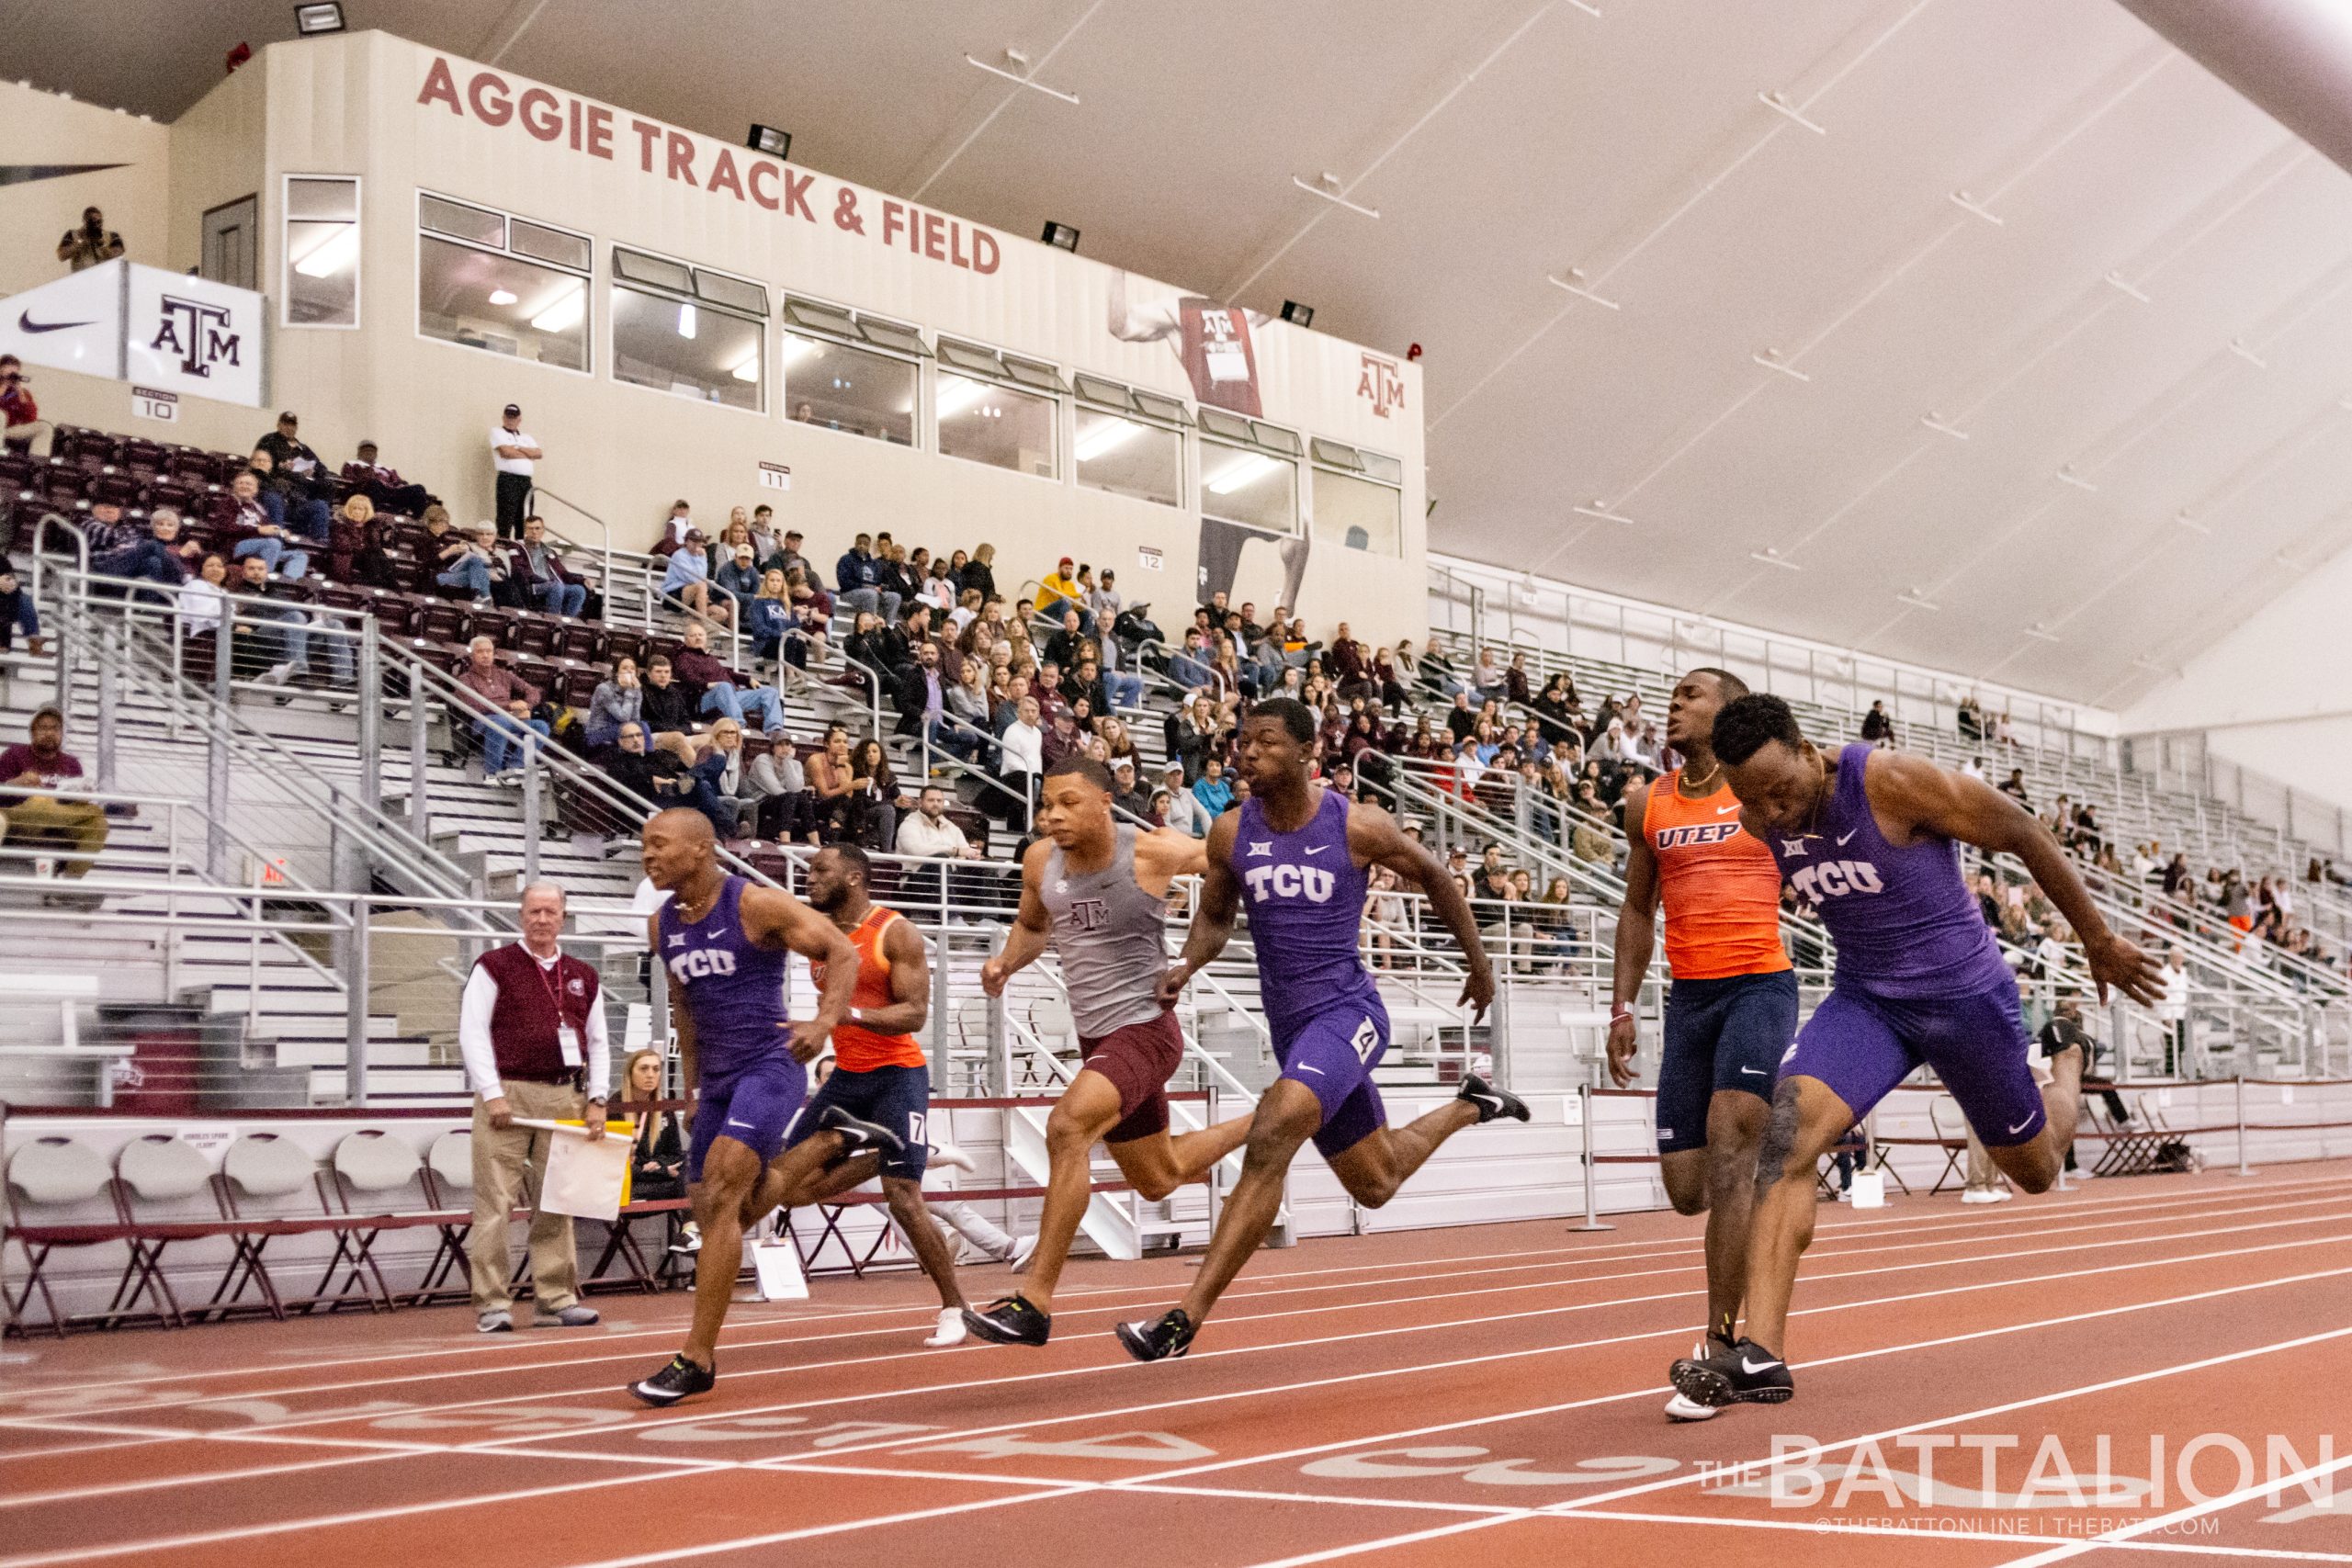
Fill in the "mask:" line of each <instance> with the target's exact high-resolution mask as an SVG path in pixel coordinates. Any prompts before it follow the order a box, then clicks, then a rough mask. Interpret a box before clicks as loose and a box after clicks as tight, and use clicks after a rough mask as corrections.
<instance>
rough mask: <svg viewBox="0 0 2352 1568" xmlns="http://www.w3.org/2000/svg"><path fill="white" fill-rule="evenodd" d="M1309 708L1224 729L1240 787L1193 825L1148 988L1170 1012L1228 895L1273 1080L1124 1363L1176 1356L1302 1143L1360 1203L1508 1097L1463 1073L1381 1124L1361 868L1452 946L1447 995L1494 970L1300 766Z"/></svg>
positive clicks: (1402, 862) (1484, 991) (1336, 796)
mask: <svg viewBox="0 0 2352 1568" xmlns="http://www.w3.org/2000/svg"><path fill="white" fill-rule="evenodd" d="M1314 739H1315V716H1314V715H1313V714H1311V713H1310V712H1308V711H1307V709H1306V706H1305V705H1303V704H1300V703H1297V702H1294V701H1292V700H1291V699H1289V698H1287V697H1275V698H1272V699H1270V700H1268V701H1266V702H1261V703H1260V704H1258V705H1256V706H1255V707H1253V708H1251V709H1250V716H1249V717H1248V718H1246V719H1244V720H1243V721H1242V726H1241V773H1242V776H1243V777H1245V778H1247V779H1248V780H1249V781H1250V798H1249V799H1248V800H1246V801H1244V802H1243V803H1242V804H1241V805H1240V806H1238V807H1235V808H1233V809H1232V810H1230V811H1227V812H1226V813H1225V815H1223V816H1222V817H1219V818H1217V819H1216V825H1215V826H1213V827H1212V828H1211V829H1209V840H1208V873H1207V875H1206V876H1205V877H1204V879H1203V880H1202V884H1201V897H1200V903H1199V906H1198V908H1197V911H1196V912H1195V914H1194V915H1193V930H1192V933H1191V935H1190V936H1189V937H1188V938H1187V939H1186V940H1185V942H1184V952H1183V955H1182V957H1181V958H1180V959H1179V960H1178V961H1177V963H1176V964H1175V965H1174V966H1173V967H1172V968H1170V970H1169V971H1168V974H1167V976H1165V977H1164V978H1163V979H1162V980H1161V981H1160V986H1159V996H1160V999H1161V1001H1162V1002H1163V1003H1165V1004H1166V1005H1169V1006H1171V1007H1172V1006H1173V1005H1175V1001H1176V998H1178V997H1179V996H1181V995H1182V993H1183V989H1184V985H1185V982H1186V981H1188V980H1190V979H1191V978H1192V977H1193V975H1194V974H1195V973H1197V972H1198V971H1199V970H1200V969H1201V968H1202V967H1203V966H1204V965H1205V964H1209V963H1210V962H1211V961H1212V960H1214V959H1215V958H1216V955H1217V954H1218V953H1222V952H1224V951H1225V944H1226V942H1227V941H1228V940H1230V939H1231V937H1232V935H1233V921H1234V917H1235V916H1236V915H1238V913H1239V912H1240V911H1241V908H1242V907H1243V906H1244V905H1245V904H1246V905H1247V906H1248V908H1249V911H1250V946H1251V947H1253V948H1254V949H1256V951H1257V954H1258V993H1259V1000H1260V1002H1261V1004H1262V1005H1263V1006H1264V1008H1265V1010H1266V1021H1267V1023H1268V1024H1269V1025H1270V1026H1271V1027H1272V1033H1273V1039H1274V1052H1275V1055H1277V1056H1279V1057H1280V1058H1281V1060H1282V1064H1283V1074H1282V1077H1279V1078H1277V1079H1275V1080H1274V1082H1273V1083H1272V1085H1271V1086H1269V1087H1268V1089H1266V1092H1265V1093H1264V1094H1263V1095H1262V1096H1261V1097H1260V1099H1259V1100H1258V1109H1257V1111H1256V1112H1255V1113H1254V1114H1253V1116H1252V1118H1251V1121H1250V1141H1249V1145H1248V1152H1247V1153H1246V1154H1245V1155H1244V1156H1243V1157H1242V1167H1241V1179H1240V1180H1238V1181H1237V1182H1236V1183H1234V1187H1233V1191H1232V1194H1231V1195H1230V1196H1228V1197H1227V1199H1226V1201H1225V1210H1224V1212H1223V1213H1220V1214H1219V1215H1218V1216H1217V1222H1216V1234H1214V1235H1211V1236H1210V1238H1209V1250H1208V1255H1207V1256H1206V1257H1205V1258H1203V1259H1202V1260H1201V1271H1200V1274H1199V1277H1198V1278H1197V1279H1195V1280H1194V1281H1193V1289H1192V1292H1191V1293H1189V1294H1188V1295H1186V1296H1185V1298H1184V1303H1183V1304H1182V1306H1179V1307H1176V1308H1174V1309H1173V1310H1171V1311H1170V1312H1166V1313H1163V1314H1160V1315H1159V1317H1156V1318H1153V1319H1150V1320H1148V1321H1146V1322H1141V1323H1123V1324H1121V1325H1118V1328H1117V1331H1116V1332H1117V1334H1118V1337H1119V1342H1120V1343H1121V1344H1122V1345H1124V1346H1125V1347H1126V1348H1127V1353H1128V1354H1129V1355H1131V1356H1133V1357H1134V1358H1135V1359H1136V1360H1138V1361H1157V1360H1161V1359H1165V1358H1167V1357H1170V1356H1181V1355H1182V1354H1183V1353H1184V1352H1185V1351H1186V1350H1188V1349H1190V1348H1192V1344H1193V1335H1194V1334H1195V1333H1196V1332H1198V1331H1199V1328H1200V1325H1201V1323H1202V1320H1204V1318H1206V1317H1207V1316H1208V1314H1209V1309H1210V1308H1211V1307H1212V1306H1214V1305H1215V1304H1216V1299H1217V1297H1218V1296H1219V1295H1221V1294H1223V1293H1224V1291H1225V1288H1226V1287H1227V1285H1229V1284H1231V1283H1232V1282H1233V1278H1234V1276H1235V1275H1237V1274H1238V1273H1240V1272H1241V1266H1242V1264H1244V1263H1245V1262H1247V1261H1249V1258H1250V1254H1251V1253H1252V1252H1255V1251H1256V1250H1257V1249H1258V1247H1259V1245H1260V1244H1261V1242H1263V1241H1264V1240H1265V1239H1266V1232H1267V1230H1268V1229H1269V1228H1271V1227H1272V1224H1273V1223H1274V1214H1275V1212H1276V1211H1277V1210H1278V1209H1279V1208H1280V1207H1281V1204H1282V1192H1283V1173H1285V1172H1286V1171H1288V1170H1289V1169H1290V1162H1291V1160H1292V1158H1293V1157H1294V1156H1296V1155H1297V1153H1298V1148H1299V1145H1301V1144H1304V1143H1306V1141H1307V1139H1309V1138H1313V1139H1314V1140H1315V1146H1316V1147H1317V1149H1320V1150H1321V1151H1322V1153H1323V1157H1324V1158H1325V1159H1326V1160H1328V1161H1329V1162H1330V1166H1331V1174H1332V1175H1334V1176H1336V1177H1338V1178H1339V1179H1340V1185H1341V1186H1342V1187H1345V1188H1346V1189H1347V1190H1348V1193H1349V1196H1351V1197H1352V1198H1353V1199H1354V1200H1355V1201H1357V1202H1359V1203H1362V1204H1363V1205H1364V1206H1365V1207H1366V1208H1369V1209H1377V1208H1379V1207H1380V1206H1381V1205H1382V1204H1383V1203H1385V1202H1387V1201H1388V1200H1389V1199H1390V1198H1391V1197H1393V1196H1394V1195H1395V1194H1396V1191H1397V1188H1398V1187H1399V1186H1401V1185H1403V1183H1404V1181H1405V1179H1406V1178H1407V1177H1408V1176H1410V1175H1412V1174H1413V1172H1414V1171H1416V1170H1418V1169H1419V1168H1420V1167H1421V1162H1422V1161H1424V1160H1426V1159H1428V1158H1429V1157H1430V1155H1432V1154H1434V1153H1436V1152H1437V1146H1438V1145H1440V1144H1442V1143H1443V1142H1445V1140H1446V1139H1448V1138H1450V1137H1452V1136H1453V1134H1456V1133H1458V1132H1460V1131H1461V1130H1462V1129H1463V1128H1464V1127H1467V1126H1469V1125H1470V1124H1471V1123H1473V1122H1491V1121H1493V1120H1494V1119H1495V1118H1496V1117H1498V1116H1512V1117H1516V1118H1518V1119H1519V1120H1520V1121H1521V1122H1524V1121H1526V1120H1527V1107H1526V1106H1525V1105H1523V1104H1521V1102H1520V1100H1519V1099H1518V1097H1517V1096H1515V1095H1512V1094H1511V1093H1510V1092H1509V1091H1507V1090H1504V1089H1496V1088H1494V1087H1492V1086H1491V1085H1489V1084H1488V1083H1487V1082H1486V1080H1485V1079H1483V1078H1480V1077H1477V1076H1476V1075H1475V1074H1473V1075H1470V1076H1466V1077H1464V1078H1463V1080H1462V1089H1461V1092H1460V1093H1459V1094H1458V1095H1456V1096H1455V1097H1454V1099H1453V1100H1452V1101H1450V1102H1449V1103H1447V1104H1444V1105H1441V1106H1440V1107H1438V1108H1437V1109H1436V1110H1435V1111H1430V1113H1429V1114H1428V1115H1426V1116H1423V1117H1422V1118H1420V1120H1419V1121H1417V1122H1414V1123H1413V1124H1412V1125H1410V1126H1408V1127H1398V1128H1391V1127H1390V1126H1389V1125H1388V1118H1387V1115H1386V1113H1385V1111H1383V1110H1382V1109H1381V1104H1380V1091H1379V1090H1378V1089H1375V1088H1374V1087H1373V1081H1372V1071H1373V1069H1374V1067H1376V1066H1379V1065H1380V1058H1381V1056H1382V1055H1384V1054H1385V1052H1386V1051H1387V1049H1388V1010H1387V1009H1386V1008H1385V1007H1383V1006H1382V1005H1381V1002H1380V992H1379V990H1378V988H1377V987H1375V986H1374V984H1373V979H1372V976H1371V974H1370V973H1369V972H1368V971H1367V970H1366V969H1365V968H1364V966H1363V956H1362V954H1361V953H1359V952H1358V950H1357V945H1356V944H1357V942H1358V939H1359V937H1360V935H1361V933H1362V931H1363V902H1364V887H1365V876H1364V873H1365V870H1366V869H1367V868H1368V867H1370V866H1371V865H1373V864H1374V863H1378V864H1381V865H1385V866H1386V867H1388V868H1389V869H1390V870H1392V871H1394V872H1396V873H1397V875H1398V876H1400V877H1402V878H1403V879H1404V881H1405V883H1406V885H1407V886H1415V885H1418V886H1419V887H1420V889H1421V890H1422V891H1423V892H1424V893H1426V894H1427V895H1428V896H1429V900H1430V908H1432V909H1434V910H1435V911H1436V913H1437V916H1438V918H1439V919H1442V920H1443V921H1444V922H1445V926H1446V929H1447V930H1448V931H1452V932H1453V939H1454V941H1455V942H1459V943H1460V944H1461V947H1462V956H1463V961H1464V964H1465V966H1466V967H1467V969H1468V971H1469V974H1468V976H1467V977H1466V978H1465V979H1464V981H1463V983H1462V1002H1463V1005H1464V1006H1465V1007H1468V1008H1470V1009H1471V1010H1472V1012H1473V1015H1474V1016H1476V1017H1483V1016H1484V1015H1485V1013H1486V1010H1487V1005H1488V1004H1489V1003H1490V1002H1492V1001H1493V1000H1494V996H1495V976H1494V971H1493V969H1492V968H1491V967H1490V966H1489V965H1488V964H1487V950H1486V948H1485V946H1484V945H1483V944H1482V943H1481V942H1479V940H1478V925H1477V921H1476V919H1473V918H1472V916H1471V913H1470V906H1469V905H1468V904H1467V903H1466V902H1464V899H1463V897H1462V892H1461V890H1460V889H1459V888H1457V887H1456V886H1454V885H1453V879H1452V878H1450V877H1448V876H1447V875H1446V874H1445V868H1444V867H1442V866H1441V865H1439V864H1438V863H1437V862H1436V861H1434V860H1432V859H1430V854H1429V852H1428V851H1426V850H1424V849H1422V848H1421V847H1420V846H1419V844H1416V843H1414V842H1413V841H1412V840H1410V839H1408V838H1407V837H1405V835H1404V834H1403V833H1402V832H1401V831H1399V830H1398V829H1397V823H1396V821H1395V819H1394V818H1391V817H1390V816H1389V815H1388V813H1386V812H1385V811H1383V810H1381V809H1380V808H1379V807H1373V806H1354V805H1351V804H1350V803H1349V801H1348V799H1347V797H1346V796H1345V795H1340V793H1339V792H1338V791H1337V790H1333V789H1327V788H1325V787H1324V786H1323V785H1322V784H1317V782H1316V781H1315V780H1314V779H1313V778H1312V777H1310V776H1309V775H1308V773H1307V770H1306V761H1307V757H1308V754H1309V751H1310V750H1311V748H1312V746H1313V743H1314Z"/></svg>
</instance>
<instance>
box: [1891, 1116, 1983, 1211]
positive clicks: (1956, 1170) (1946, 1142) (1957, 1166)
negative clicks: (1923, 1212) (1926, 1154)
mask: <svg viewBox="0 0 2352 1568" xmlns="http://www.w3.org/2000/svg"><path fill="white" fill-rule="evenodd" d="M1947 1110H1949V1111H1951V1114H1952V1115H1953V1116H1954V1117H1956V1118H1958V1119H1959V1121H1960V1135H1959V1136H1957V1137H1954V1136H1953V1135H1952V1134H1951V1133H1948V1132H1946V1131H1945V1130H1944V1112H1945V1111H1947ZM1928 1125H1929V1126H1930V1127H1933V1128H1934V1129H1935V1130H1936V1136H1935V1139H1934V1146H1935V1147H1938V1148H1940V1149H1942V1150H1943V1152H1944V1168H1943V1169H1942V1170H1941V1171H1940V1172H1939V1173H1938V1174H1937V1176H1936V1184H1935V1185H1934V1186H1933V1187H1930V1188H1928V1197H1930V1198H1932V1197H1934V1196H1935V1195H1936V1194H1937V1193H1939V1192H1941V1191H1942V1190H1944V1183H1945V1182H1947V1181H1949V1180H1951V1179H1952V1178H1953V1177H1955V1176H1957V1177H1958V1178H1960V1184H1961V1185H1962V1187H1965V1186H1967V1185H1968V1173H1967V1172H1966V1171H1965V1170H1962V1168H1961V1164H1962V1161H1963V1160H1965V1159H1967V1157H1968V1119H1967V1118H1966V1117H1964V1116H1962V1115H1961V1111H1960V1101H1959V1100H1954V1099H1953V1098H1952V1097H1951V1095H1949V1094H1936V1095H1930V1096H1929V1097H1928ZM1905 1191H1906V1192H1908V1191H1909V1189H1908V1188H1905Z"/></svg>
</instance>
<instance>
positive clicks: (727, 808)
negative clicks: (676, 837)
mask: <svg viewBox="0 0 2352 1568" xmlns="http://www.w3.org/2000/svg"><path fill="white" fill-rule="evenodd" d="M665 739H666V740H667V742H668V744H670V746H671V747H672V748H673V750H676V752H677V753H678V757H679V760H680V761H684V763H685V764H686V771H685V773H684V774H683V775H681V776H680V777H679V779H678V783H677V788H678V804H679V805H681V806H690V807H694V808H695V810H696V811H699V812H701V813H702V814H703V816H705V817H706V818H709V820H710V830H711V832H712V834H713V835H714V836H715V837H717V838H718V840H719V841H720V842H721V843H725V842H726V841H727V840H730V839H733V838H736V837H738V836H739V829H738V824H739V823H740V822H741V819H742V817H743V806H744V802H743V801H742V800H741V799H740V798H739V797H738V795H739V792H740V791H741V789H742V787H743V726H742V725H741V722H739V721H738V720H735V719H731V718H721V719H720V720H719V721H718V723H716V724H714V725H712V726H711V727H710V728H708V729H707V730H706V731H704V732H703V733H702V734H700V735H678V736H671V737H666V738H665Z"/></svg>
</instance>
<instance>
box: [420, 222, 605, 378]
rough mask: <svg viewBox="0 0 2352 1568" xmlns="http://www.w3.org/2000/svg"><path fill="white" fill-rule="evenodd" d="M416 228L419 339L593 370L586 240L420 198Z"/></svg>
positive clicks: (537, 361)
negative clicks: (590, 345) (589, 341)
mask: <svg viewBox="0 0 2352 1568" xmlns="http://www.w3.org/2000/svg"><path fill="white" fill-rule="evenodd" d="M417 227H418V231H419V232H418V234H417V258H416V259H417V266H416V330H417V331H418V332H419V333H423V334H424V336H426V337H429V338H437V339H439V340H440V341H442V342H444V343H454V344H460V345H461V346H463V347H467V348H479V349H483V350H485V351H487V352H489V353H492V354H504V355H512V356H513V357H515V358H517V359H524V360H528V361H530V362H531V363H533V364H537V365H550V366H554V367H557V368H558V369H562V370H583V371H584V370H586V369H587V368H588V367H589V354H588V316H589V310H588V278H589V266H590V247H589V243H588V240H587V239H586V237H585V236H583V235H580V234H574V233H571V232H570V231H567V230H562V229H552V228H549V227H548V226H547V225H545V224H542V223H533V222H531V221H529V220H526V219H521V218H511V217H509V216H508V215H507V214H505V213H503V212H496V211H492V209H488V208H483V207H475V206H472V205H470V204H469V203H466V202H460V201H451V200H449V199H447V197H437V196H427V195H424V193H422V192H420V193H419V194H418V198H417Z"/></svg>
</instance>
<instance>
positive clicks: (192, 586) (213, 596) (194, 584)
mask: <svg viewBox="0 0 2352 1568" xmlns="http://www.w3.org/2000/svg"><path fill="white" fill-rule="evenodd" d="M227 581H229V563H228V562H226V561H224V560H222V559H221V558H220V557H219V556H217V555H208V556H206V557H204V558H203V559H202V560H200V561H198V563H197V569H196V575H195V576H193V577H191V578H189V579H188V580H187V581H186V582H183V583H181V584H180V593H179V622H180V636H182V637H204V636H207V635H211V636H216V637H217V636H218V635H219V633H220V616H221V614H222V612H223V611H224V610H225V609H226V608H227V605H228V602H229V601H228V595H227V593H226V592H224V591H223V589H222V587H221V585H222V584H223V583H225V582H227Z"/></svg>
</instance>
